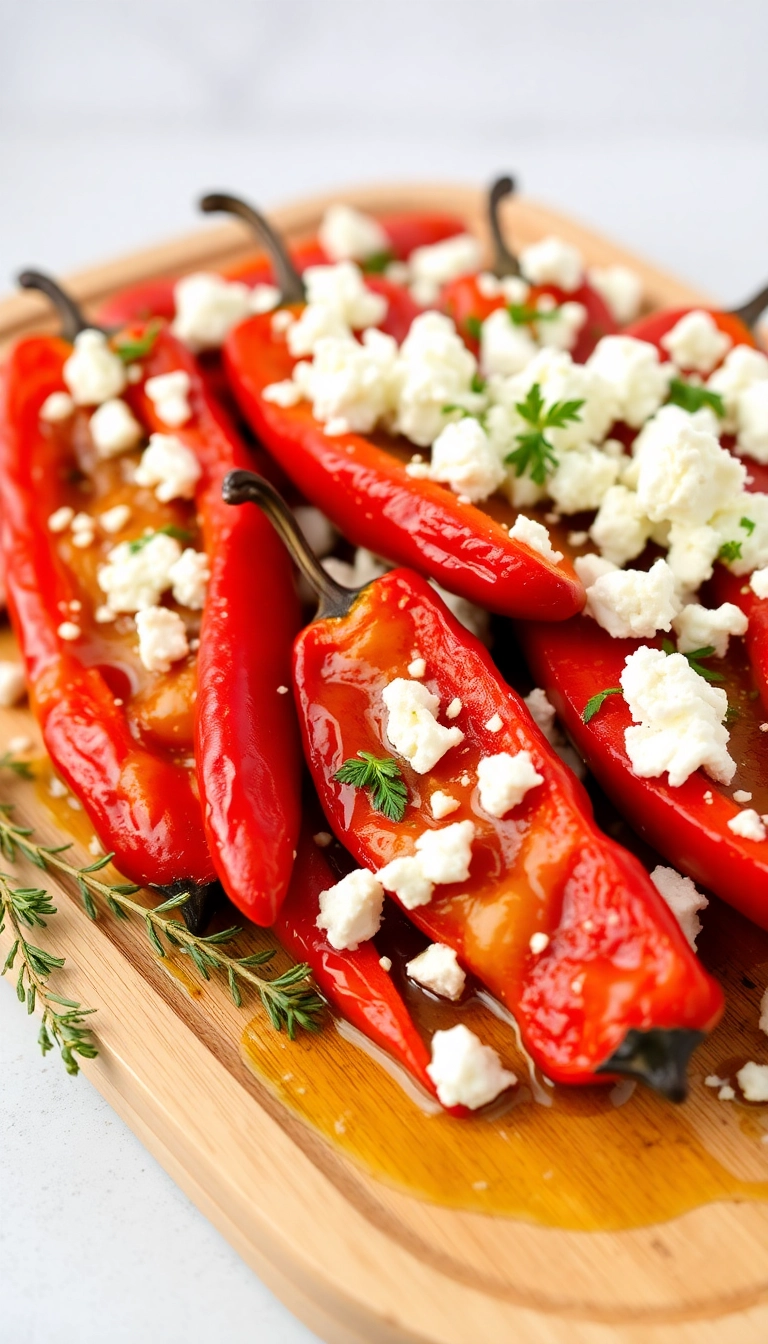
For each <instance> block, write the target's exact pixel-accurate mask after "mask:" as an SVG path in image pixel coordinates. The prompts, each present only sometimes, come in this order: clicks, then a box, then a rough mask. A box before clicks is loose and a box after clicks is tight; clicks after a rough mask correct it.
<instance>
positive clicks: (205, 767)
mask: <svg viewBox="0 0 768 1344" xmlns="http://www.w3.org/2000/svg"><path fill="white" fill-rule="evenodd" d="M143 364H144V368H145V371H146V374H147V376H148V377H153V376H155V375H157V374H162V373H170V372H173V371H175V370H179V369H182V370H184V371H185V372H186V373H187V374H188V375H189V379H190V384H191V392H190V397H189V400H190V405H191V407H192V418H191V419H190V420H189V421H188V422H187V424H185V425H182V426H181V427H180V428H177V429H175V430H174V431H173V433H174V435H175V436H176V437H178V438H179V439H181V441H182V442H183V443H185V444H186V445H187V447H189V448H190V449H191V450H192V451H193V452H194V454H195V456H196V457H197V459H198V461H199V462H200V464H201V465H202V467H203V475H202V477H201V479H200V482H199V484H198V487H197V489H196V493H195V504H196V507H197V511H198V516H199V517H200V518H201V520H202V528H203V540H204V544H205V550H206V553H207V554H208V556H209V557H210V560H211V578H210V582H209V584H208V593H207V597H206V603H205V608H204V612H203V623H202V628H201V631H200V649H199V652H198V661H197V667H198V684H197V700H196V703H195V761H196V767H197V778H198V786H199V789H200V794H201V798H202V800H203V804H204V809H203V810H204V822H205V833H206V836H207V839H208V844H209V846H210V851H211V854H212V856H213V860H214V863H215V865H216V871H217V873H218V876H219V878H220V880H221V882H222V884H223V886H224V888H225V890H226V892H227V894H228V895H229V896H230V898H231V899H232V900H233V901H234V903H235V905H237V907H238V909H240V910H241V911H242V912H243V914H245V915H247V916H248V918H249V919H252V920H253V921H254V923H256V924H261V925H269V924H272V923H273V921H274V919H275V916H276V915H277V912H278V910H279V908H280V905H281V903H282V900H283V899H284V897H285V893H286V891H287V889H288V884H289V881H290V877H291V871H292V867H293V852H294V850H295V848H296V841H297V837H298V832H299V824H300V803H299V794H300V748H299V742H298V734H297V731H296V724H295V717H294V714H293V707H292V705H291V703H290V700H291V697H290V695H289V694H288V693H286V691H285V689H284V690H283V691H282V692H281V691H280V689H279V688H280V687H283V688H286V687H287V686H288V685H289V680H290V649H291V641H292V639H293V636H294V634H295V632H296V630H297V629H298V626H299V620H300V612H299V605H298V599H297V596H296V591H295V585H294V582H293V574H292V570H291V564H290V561H289V559H288V557H287V555H286V553H285V551H284V549H283V547H282V546H281V545H280V543H279V541H278V539H277V537H276V536H275V533H274V532H273V530H272V528H271V526H270V524H269V523H268V522H267V520H266V518H264V517H262V516H261V515H260V514H259V513H258V512H257V511H256V510H253V509H239V510H235V509H231V508H228V507H227V505H226V504H225V503H224V501H223V499H222V494H221V484H222V481H223V479H224V477H225V476H226V474H227V472H228V471H231V470H232V469H233V468H235V467H246V466H250V465H252V462H253V458H252V455H251V454H250V453H249V452H248V451H247V450H246V448H245V447H244V445H243V443H242V441H241V440H240V438H239V436H238V435H237V433H236V432H235V430H234V429H233V427H232V425H231V424H230V423H229V420H228V418H227V416H226V414H225V413H224V411H223V410H222V409H221V408H220V407H219V406H218V405H217V403H216V402H215V401H214V400H212V399H211V398H210V396H209V395H208V392H207V389H206V386H205V384H204V382H203V380H202V379H201V378H200V375H199V373H198V371H197V367H196V361H195V359H194V357H193V356H192V355H190V354H189V352H188V351H187V350H186V349H185V348H184V346H182V345H181V344H180V342H178V341H177V340H175V339H174V337H173V336H172V335H171V334H170V332H169V331H168V330H167V329H164V330H163V331H161V333H160V335H159V336H158V338H157V340H156V342H155V344H154V346H153V349H152V353H151V355H150V356H149V357H148V358H147V359H145V360H144V361H143ZM141 403H142V404H141V413H142V417H143V419H144V420H145V422H146V423H148V424H149V425H150V426H151V428H152V429H153V430H155V431H159V432H161V433H162V432H163V431H165V432H167V426H164V425H163V423H162V421H160V420H159V419H158V416H157V411H156V409H155V407H154V406H153V404H152V402H151V401H150V400H149V398H147V397H146V396H145V395H143V394H142V396H141Z"/></svg>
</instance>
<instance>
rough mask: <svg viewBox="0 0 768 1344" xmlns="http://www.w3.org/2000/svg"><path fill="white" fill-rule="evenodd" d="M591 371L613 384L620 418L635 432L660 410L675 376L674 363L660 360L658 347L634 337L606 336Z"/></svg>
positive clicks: (589, 365) (595, 352)
mask: <svg viewBox="0 0 768 1344" xmlns="http://www.w3.org/2000/svg"><path fill="white" fill-rule="evenodd" d="M587 368H588V369H590V370H592V372H593V373H597V374H599V375H600V376H601V377H602V378H604V379H605V381H606V382H607V383H608V384H609V385H610V387H611V389H612V391H613V393H614V396H615V398H616V419H617V420H623V421H624V423H625V424H627V425H630V426H631V427H632V428H633V429H638V428H639V427H640V426H641V425H642V424H644V423H645V421H646V420H647V419H648V417H649V416H650V415H653V413H654V411H657V410H658V409H659V407H660V406H661V403H662V402H663V401H664V399H665V398H666V396H667V393H668V392H669V384H670V380H671V378H672V375H673V373H674V369H673V367H672V365H671V364H662V363H661V362H660V361H659V352H658V350H657V349H656V347H655V345H650V344H649V343H648V341H637V340H635V338H634V337H633V336H603V338H602V340H600V341H598V343H597V345H596V346H595V349H594V350H593V352H592V354H591V355H590V356H589V359H588V360H587Z"/></svg>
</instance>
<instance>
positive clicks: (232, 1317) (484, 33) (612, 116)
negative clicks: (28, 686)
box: [0, 0, 768, 1344]
mask: <svg viewBox="0 0 768 1344" xmlns="http://www.w3.org/2000/svg"><path fill="white" fill-rule="evenodd" d="M766 39H768V5H766V3H765V0H724V2H721V0H717V2H716V0H698V2H697V3H689V0H643V2H642V3H639V2H638V0H634V2H632V3H630V2H629V0H623V3H621V2H619V3H617V0H388V2H387V3H380V4H374V3H370V0H347V3H345V2H344V0H324V3H313V0H282V3H280V0H271V3H259V2H258V0H239V2H238V0H213V2H212V0H25V3H23V4H20V3H18V0H0V289H2V288H4V287H6V286H7V287H10V285H11V283H12V277H13V275H14V274H15V272H16V271H17V270H18V269H20V268H22V267H25V266H30V265H36V266H44V267H46V268H49V269H52V270H56V271H60V272H62V271H66V270H67V269H71V268H74V267H77V266H82V265H86V264H88V263H89V262H91V261H95V260H97V259H99V258H104V257H108V256H110V255H114V254H116V253H119V252H121V251H124V250H126V249H128V248H131V247H134V246H138V245H141V244H143V243H146V242H149V241H152V240H153V239H155V238H159V237H163V236H167V235H172V234H173V233H178V232H181V231H184V230H185V229H188V228H189V227H190V226H191V225H193V224H194V223H195V212H194V206H193V203H194V200H195V198H196V197H197V196H198V195H199V194H200V192H201V191H202V190H206V189H214V188H230V189H233V190H237V191H239V192H242V193H243V194H245V195H247V196H250V197H252V198H253V199H254V200H257V201H261V202H263V203H265V204H267V205H269V204H270V203H272V202H277V201H279V200H281V199H286V198H288V197H291V196H298V195H300V194H302V193H303V192H306V191H309V190H314V189H320V188H326V187H331V186H334V185H338V186H342V185H343V184H344V183H353V182H360V181H381V180H384V179H387V178H390V179H400V180H403V179H412V180H414V181H428V180H430V179H432V180H434V179H440V180H449V179H459V180H465V181H471V182H485V181H487V180H488V179H490V178H491V177H492V176H493V175H494V174H496V173H497V172H499V171H506V170H511V171H514V172H515V173H516V174H517V175H519V177H520V179H521V181H522V184H523V187H524V189H526V190H527V191H529V192H530V193H531V194H533V195H536V196H539V197H541V198H544V199H546V200H548V201H550V202H551V203H552V204H554V205H556V206H558V207H559V208H562V209H564V210H566V211H570V212H572V213H574V214H576V215H578V216H580V217H581V218H582V219H584V220H585V221H587V222H590V223H593V224H595V225H596V226H598V227H599V228H600V229H602V230H603V231H604V232H607V233H609V234H613V235H614V236H615V237H616V238H617V239H619V240H620V241H622V242H624V243H626V244H628V245H629V246H631V247H634V248H635V249H636V250H638V251H640V252H642V253H644V254H646V255H647V256H648V257H650V258H651V259H654V260H656V261H658V262H660V263H662V264H663V265H665V266H666V267H668V268H669V269H671V270H674V271H677V272H678V273H679V274H680V275H682V276H684V277H686V278H687V279H689V280H691V281H694V282H697V283H698V284H700V285H702V286H704V287H705V288H707V289H709V290H710V291H712V292H713V293H714V294H716V295H718V296H720V297H721V298H722V299H723V300H724V301H726V302H730V303H735V302H738V301H741V300H742V299H744V298H745V297H746V296H747V295H748V294H749V293H750V292H751V291H752V290H754V289H756V288H757V287H758V286H759V285H761V284H762V283H763V282H765V280H766V279H768V135H767V134H766V132H767V131H768V98H766V75H765V54H766V49H767V42H766ZM34 1036H35V1029H34V1027H33V1025H32V1024H31V1023H29V1022H27V1020H26V1019H25V1018H24V1017H23V1015H22V1013H21V1011H20V1010H19V1008H18V1005H17V1004H16V1002H15V999H14V997H13V994H12V992H11V990H10V987H9V988H6V987H4V986H3V987H2V988H0V1291H2V1333H3V1336H4V1338H8V1339H10V1338H13V1339H14V1340H15V1341H16V1344H38V1341H43V1339H48V1338H49V1337H50V1336H51V1335H52V1334H53V1335H55V1337H56V1339H57V1340H58V1341H60V1344H97V1341H98V1344H102V1341H103V1340H104V1339H105V1338H108V1339H110V1340H111V1341H113V1344H134V1341H138V1340H141V1341H142V1344H161V1341H162V1344H177V1341H178V1344H182V1341H184V1342H185V1344H186V1341H187V1340H189V1339H190V1338H194V1339H198V1338H208V1339H211V1340H213V1341H216V1342H217V1344H218V1341H219V1340H223V1339H225V1338H228V1337H231V1338H237V1339H238V1340H240V1341H250V1340H258V1341H265V1342H266V1341H268V1342H269V1344H301V1342H302V1341H307V1340H309V1339H311V1336H310V1334H309V1333H308V1332H307V1331H306V1330H304V1329H303V1328H302V1327H300V1326H299V1325H297V1324H296V1323H295V1322H293V1321H292V1319H291V1318H290V1316H289V1315H288V1313H287V1312H286V1311H284V1310H283V1308H282V1307H280V1306H279V1305H278V1304H276V1303H275V1302H274V1299H272V1298H271V1296H270V1295H269V1293H267V1292H266V1290H265V1289H263V1288H262V1287H261V1285H260V1284H259V1283H258V1282H257V1281H256V1280H255V1279H254V1277H253V1276H252V1275H251V1274H250V1272H249V1271H248V1270H246V1269H245V1267H244V1266H243V1265H242V1263H241V1262H240V1261H239V1260H238V1258H237V1257H236V1256H235V1255H234V1253H233V1252H231V1251H230V1250H229V1248H228V1247H227V1246H226V1245H225V1244H224V1243H223V1242H222V1240H221V1238H220V1237H219V1236H218V1234H217V1233H216V1232H214V1231H213V1229H212V1228H211V1227H210V1226H209V1225H208V1224H207V1223H206V1222H205V1221H204V1219H202V1218H201V1217H200V1216H199V1215H198V1214H197V1213H196V1211H195V1210H194V1209H193V1208H192V1207H191V1206H190V1205H189V1204H188V1203H187V1201H186V1200H185V1199H184V1197H183V1196H182V1195H180V1194H179V1192H178V1191H177V1190H176V1189H175V1187H174V1186H173V1185H172V1184H171V1182H170V1181H169V1180H168V1179H167V1177H166V1176H165V1175H164V1173H163V1172H162V1171H160V1169H159V1168H158V1167H157V1166H156V1165H155V1164H154V1163H153V1161H152V1159H151V1158H149V1157H148V1156H147V1155H146V1154H145V1153H144V1151H143V1150H142V1149H141V1147H140V1146H139V1145H138V1144H137V1143H136V1141H135V1140H134V1139H133V1137H132V1136H131V1135H130V1134H129V1133H128V1132H127V1131H126V1130H125V1128H124V1127H123V1125H122V1124H121V1122H120V1121H118V1120H117V1119H116V1117H114V1116H113V1115H112V1114H111V1112H110V1111H109V1110H108V1108H107V1107H106V1106H105V1105H104V1103H103V1102H102V1101H101V1100H100V1098H99V1097H98V1096H97V1095H96V1093H95V1092H94V1091H93V1089H92V1088H90V1086H89V1085H88V1083H86V1082H85V1081H84V1080H82V1079H80V1080H77V1081H72V1080H70V1079H68V1078H67V1077H66V1076H65V1075H64V1074H63V1072H62V1071H61V1070H60V1068H59V1066H58V1064H57V1062H55V1061H49V1062H46V1063H45V1064H43V1063H42V1062H40V1061H39V1060H38V1059H37V1058H36V1056H35V1046H34ZM318 1217H322V1211H321V1210H318Z"/></svg>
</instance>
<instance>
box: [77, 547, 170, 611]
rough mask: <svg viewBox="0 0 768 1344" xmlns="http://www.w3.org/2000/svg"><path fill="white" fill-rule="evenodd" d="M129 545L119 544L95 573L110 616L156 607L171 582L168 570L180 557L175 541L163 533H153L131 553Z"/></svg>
mask: <svg viewBox="0 0 768 1344" xmlns="http://www.w3.org/2000/svg"><path fill="white" fill-rule="evenodd" d="M131 546H132V543H131V542H129V541H121V542H120V544H119V545H118V546H115V547H114V548H113V549H112V550H111V551H110V552H109V554H108V555H107V564H106V565H103V566H102V568H101V569H100V570H99V572H98V574H97V580H98V584H99V587H100V588H101V591H102V592H103V593H106V595H107V608H108V609H109V611H110V612H112V613H117V612H124V611H128V612H135V611H141V610H143V609H145V608H149V607H156V606H157V604H158V602H159V601H160V598H161V597H162V595H163V593H164V592H166V590H167V589H168V588H170V587H171V585H172V583H173V580H172V578H171V574H170V571H171V568H172V567H173V565H175V564H176V562H177V560H179V559H180V558H181V547H180V545H179V543H178V541H176V540H175V538H174V537H169V536H167V535H166V534H165V533H164V532H156V533H155V534H154V535H153V536H151V537H149V539H148V540H147V541H146V542H144V543H143V544H142V545H141V546H140V547H139V548H138V549H137V550H135V551H134V550H132V549H131Z"/></svg>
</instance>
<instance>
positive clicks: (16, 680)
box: [0, 661, 27, 709]
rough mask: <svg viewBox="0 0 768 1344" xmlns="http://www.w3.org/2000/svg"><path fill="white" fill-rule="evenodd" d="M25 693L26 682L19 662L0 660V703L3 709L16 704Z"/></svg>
mask: <svg viewBox="0 0 768 1344" xmlns="http://www.w3.org/2000/svg"><path fill="white" fill-rule="evenodd" d="M26 693H27V684H26V682H25V680H24V669H23V668H22V666H21V663H9V662H6V661H0V705H1V706H2V707H3V709H10V708H11V706H12V705H18V703H19V701H20V700H23V699H24V697H25V695H26Z"/></svg>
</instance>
